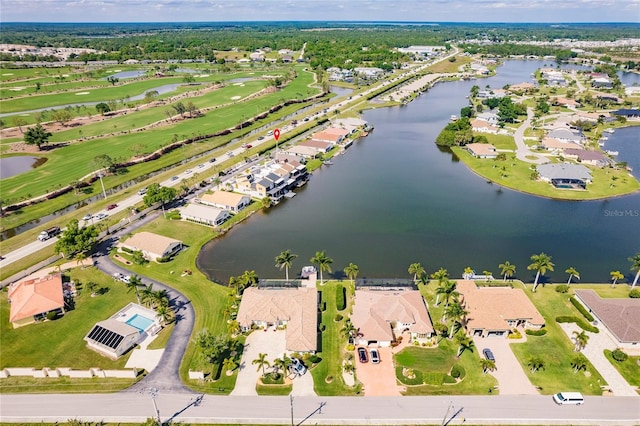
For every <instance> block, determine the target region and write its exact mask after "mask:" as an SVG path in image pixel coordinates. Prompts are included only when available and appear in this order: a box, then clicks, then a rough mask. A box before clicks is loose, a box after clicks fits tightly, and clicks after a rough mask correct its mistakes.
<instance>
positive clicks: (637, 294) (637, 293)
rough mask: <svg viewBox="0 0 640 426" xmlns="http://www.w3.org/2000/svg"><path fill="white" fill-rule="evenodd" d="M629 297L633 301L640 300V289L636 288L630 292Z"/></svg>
mask: <svg viewBox="0 0 640 426" xmlns="http://www.w3.org/2000/svg"><path fill="white" fill-rule="evenodd" d="M629 297H630V298H632V299H640V288H634V289H633V290H631V291H630V292H629Z"/></svg>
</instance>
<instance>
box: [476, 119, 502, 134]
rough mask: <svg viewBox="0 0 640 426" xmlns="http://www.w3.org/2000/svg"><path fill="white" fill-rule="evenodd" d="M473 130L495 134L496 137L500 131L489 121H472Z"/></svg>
mask: <svg viewBox="0 0 640 426" xmlns="http://www.w3.org/2000/svg"><path fill="white" fill-rule="evenodd" d="M471 130H473V131H474V132H480V133H493V134H494V135H495V134H497V133H498V131H499V130H500V129H499V128H498V127H496V126H492V125H491V124H489V123H488V122H487V121H484V120H478V119H475V120H471Z"/></svg>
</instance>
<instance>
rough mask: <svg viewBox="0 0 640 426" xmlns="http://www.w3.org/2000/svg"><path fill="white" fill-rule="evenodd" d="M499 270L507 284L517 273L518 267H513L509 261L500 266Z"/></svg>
mask: <svg viewBox="0 0 640 426" xmlns="http://www.w3.org/2000/svg"><path fill="white" fill-rule="evenodd" d="M498 268H500V274H502V276H503V277H504V281H505V282H506V281H507V278H511V277H512V276H513V275H514V274H515V273H516V265H512V264H511V262H509V261H508V260H505V262H504V263H501V264H499V265H498Z"/></svg>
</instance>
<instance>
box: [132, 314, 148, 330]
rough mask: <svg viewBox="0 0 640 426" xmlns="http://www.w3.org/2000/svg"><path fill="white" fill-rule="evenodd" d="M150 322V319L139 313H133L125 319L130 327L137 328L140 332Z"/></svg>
mask: <svg viewBox="0 0 640 426" xmlns="http://www.w3.org/2000/svg"><path fill="white" fill-rule="evenodd" d="M152 323H153V320H152V319H149V318H147V317H143V316H142V315H139V314H135V315H134V316H132V317H131V318H129V320H128V321H127V324H129V325H130V326H131V327H135V328H137V329H138V330H140V332H143V331H145V330H146V329H147V328H148V327H149V326H150V325H151V324H152Z"/></svg>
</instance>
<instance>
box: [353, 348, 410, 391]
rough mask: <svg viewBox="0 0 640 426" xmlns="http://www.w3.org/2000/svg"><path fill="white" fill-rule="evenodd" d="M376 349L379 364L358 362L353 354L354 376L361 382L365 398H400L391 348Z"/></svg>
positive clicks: (355, 354)
mask: <svg viewBox="0 0 640 426" xmlns="http://www.w3.org/2000/svg"><path fill="white" fill-rule="evenodd" d="M377 349H378V353H379V354H380V363H379V364H372V363H371V359H369V362H366V363H362V362H360V361H358V353H357V352H354V362H355V363H356V376H357V377H358V380H360V382H362V391H363V393H364V395H365V396H400V395H401V393H400V388H399V387H398V384H397V381H396V372H395V368H394V365H393V354H392V353H391V348H377ZM356 350H357V348H356ZM367 351H368V349H367Z"/></svg>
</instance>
